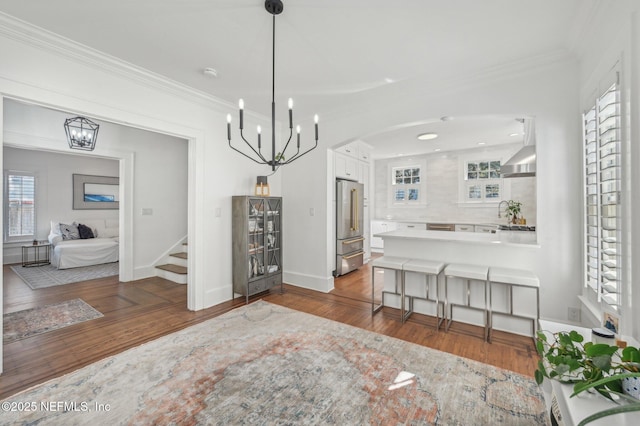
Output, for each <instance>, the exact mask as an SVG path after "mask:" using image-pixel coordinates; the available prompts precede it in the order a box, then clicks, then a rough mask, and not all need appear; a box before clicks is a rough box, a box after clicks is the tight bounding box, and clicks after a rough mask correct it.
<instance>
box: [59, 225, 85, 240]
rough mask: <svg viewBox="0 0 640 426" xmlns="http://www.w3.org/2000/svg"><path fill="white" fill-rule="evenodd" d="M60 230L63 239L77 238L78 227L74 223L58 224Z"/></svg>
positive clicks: (78, 237)
mask: <svg viewBox="0 0 640 426" xmlns="http://www.w3.org/2000/svg"><path fill="white" fill-rule="evenodd" d="M60 232H61V233H62V239H63V240H79V239H80V232H78V227H77V226H76V224H75V223H72V224H71V225H67V224H66V223H61V224H60Z"/></svg>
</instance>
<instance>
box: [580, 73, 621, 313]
mask: <svg viewBox="0 0 640 426" xmlns="http://www.w3.org/2000/svg"><path fill="white" fill-rule="evenodd" d="M615 80H616V81H615V82H614V83H613V84H611V85H610V86H609V87H608V88H607V89H606V90H604V91H602V92H601V95H600V96H599V97H598V98H597V99H596V100H595V104H594V105H593V106H592V107H591V108H590V109H589V110H588V111H587V112H585V113H584V114H583V115H582V119H583V120H582V121H583V144H584V188H585V193H584V196H585V228H584V229H585V258H584V274H585V286H586V287H587V288H589V289H591V290H592V291H594V292H595V294H596V297H597V301H598V302H601V303H604V306H605V307H608V308H609V309H611V310H613V311H615V312H618V313H619V311H620V306H621V305H622V301H621V297H622V294H621V290H622V286H621V282H622V281H621V277H620V272H621V265H620V260H621V248H622V247H623V244H622V241H621V238H622V232H621V214H620V213H621V205H620V191H621V172H622V159H621V146H620V145H621V130H620V129H621V125H620V117H621V114H620V88H619V84H618V81H617V80H618V75H617V73H616V76H615Z"/></svg>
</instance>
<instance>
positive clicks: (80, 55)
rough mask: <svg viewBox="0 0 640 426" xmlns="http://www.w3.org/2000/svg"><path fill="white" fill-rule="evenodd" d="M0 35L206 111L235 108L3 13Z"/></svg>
mask: <svg viewBox="0 0 640 426" xmlns="http://www.w3.org/2000/svg"><path fill="white" fill-rule="evenodd" d="M0 35H2V36H5V37H7V38H10V39H12V40H15V41H17V42H20V43H23V44H27V45H29V46H32V47H35V48H38V49H41V50H44V51H46V52H50V53H54V54H56V55H59V56H63V57H65V58H67V59H70V60H71V61H74V62H77V63H81V64H83V65H86V66H89V67H92V68H94V69H96V70H100V71H106V72H108V73H111V74H115V75H117V76H119V77H122V78H125V79H127V80H129V81H132V82H134V83H136V84H140V85H143V86H146V87H150V88H152V89H155V90H159V91H162V92H165V93H167V94H170V95H173V96H177V97H180V98H182V99H184V100H187V101H189V102H194V103H197V104H200V105H203V106H205V107H208V108H214V109H216V110H220V111H228V110H229V109H230V108H231V109H235V105H232V104H231V103H229V102H227V101H223V100H221V99H218V98H216V97H214V96H212V95H210V94H208V93H205V92H202V91H200V90H196V89H194V88H192V87H190V86H187V85H184V84H182V83H179V82H177V81H175V80H171V79H169V78H167V77H165V76H162V75H160V74H157V73H154V72H152V71H149V70H147V69H145V68H142V67H138V66H136V65H134V64H131V63H129V62H126V61H123V60H121V59H119V58H116V57H115V56H111V55H109V54H107V53H104V52H101V51H99V50H96V49H93V48H91V47H89V46H86V45H84V44H81V43H78V42H76V41H73V40H71V39H68V38H66V37H63V36H61V35H58V34H56V33H53V32H51V31H48V30H45V29H43V28H40V27H38V26H35V25H33V24H30V23H28V22H26V21H22V20H20V19H18V18H15V17H13V16H11V15H7V14H6V13H4V12H0Z"/></svg>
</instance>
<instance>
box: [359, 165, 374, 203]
mask: <svg viewBox="0 0 640 426" xmlns="http://www.w3.org/2000/svg"><path fill="white" fill-rule="evenodd" d="M358 182H360V183H361V184H363V185H364V195H363V198H364V203H365V205H366V204H368V202H369V192H370V191H371V187H370V186H369V163H365V162H362V161H358Z"/></svg>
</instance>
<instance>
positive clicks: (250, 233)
mask: <svg viewBox="0 0 640 426" xmlns="http://www.w3.org/2000/svg"><path fill="white" fill-rule="evenodd" d="M232 204H233V205H232V210H233V224H232V239H233V243H232V245H233V247H232V248H233V292H234V296H235V294H241V295H243V296H245V298H246V301H247V303H248V301H249V296H252V295H254V294H257V293H261V292H263V291H267V290H269V289H270V288H272V287H274V286H276V285H280V291H282V198H281V197H251V196H234V197H233V198H232Z"/></svg>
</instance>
